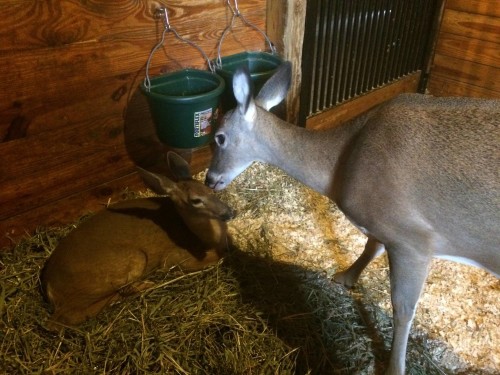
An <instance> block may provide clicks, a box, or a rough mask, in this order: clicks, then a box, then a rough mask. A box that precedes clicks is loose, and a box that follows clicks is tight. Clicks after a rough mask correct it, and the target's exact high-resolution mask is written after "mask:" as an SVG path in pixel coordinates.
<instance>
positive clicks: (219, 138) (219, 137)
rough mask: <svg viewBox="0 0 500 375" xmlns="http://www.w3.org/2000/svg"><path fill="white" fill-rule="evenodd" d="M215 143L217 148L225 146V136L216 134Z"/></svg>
mask: <svg viewBox="0 0 500 375" xmlns="http://www.w3.org/2000/svg"><path fill="white" fill-rule="evenodd" d="M215 143H217V146H219V147H224V145H225V144H226V136H225V135H224V134H222V133H218V134H216V135H215Z"/></svg>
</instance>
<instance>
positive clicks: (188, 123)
mask: <svg viewBox="0 0 500 375" xmlns="http://www.w3.org/2000/svg"><path fill="white" fill-rule="evenodd" d="M224 87H225V83H224V80H223V79H222V78H221V77H220V76H219V75H217V74H214V73H211V72H209V71H204V70H196V69H184V70H180V71H176V72H173V73H168V74H165V75H162V76H158V77H154V78H151V79H150V89H149V90H148V89H147V87H146V86H145V84H144V83H143V84H142V85H141V90H142V92H143V93H144V95H145V96H146V98H147V100H148V104H149V109H150V112H151V115H152V117H153V121H154V123H155V126H156V131H157V134H158V138H159V139H160V141H161V142H163V143H165V144H166V145H168V146H171V147H173V148H196V147H200V146H203V145H205V144H207V143H208V142H210V141H211V140H212V139H213V133H214V127H215V125H216V120H217V116H218V110H219V102H220V97H221V95H222V93H223V91H224Z"/></svg>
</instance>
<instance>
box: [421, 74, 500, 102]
mask: <svg viewBox="0 0 500 375" xmlns="http://www.w3.org/2000/svg"><path fill="white" fill-rule="evenodd" d="M427 89H428V91H429V93H430V94H432V95H435V96H471V97H477V98H496V99H500V93H499V92H498V91H492V90H488V89H486V88H484V87H480V86H475V85H471V84H467V83H465V82H462V81H459V80H454V79H452V78H450V76H449V75H445V76H444V75H441V74H439V73H437V72H433V73H432V74H431V79H430V80H429V84H428V86H427Z"/></svg>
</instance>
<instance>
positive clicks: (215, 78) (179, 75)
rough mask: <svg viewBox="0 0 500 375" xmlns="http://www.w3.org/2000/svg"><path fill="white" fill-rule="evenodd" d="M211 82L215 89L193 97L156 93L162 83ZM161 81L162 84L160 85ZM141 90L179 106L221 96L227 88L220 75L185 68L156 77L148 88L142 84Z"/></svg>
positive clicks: (151, 80) (150, 95)
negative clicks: (184, 81) (191, 80)
mask: <svg viewBox="0 0 500 375" xmlns="http://www.w3.org/2000/svg"><path fill="white" fill-rule="evenodd" d="M184 79H187V80H189V79H193V80H210V81H212V82H213V83H214V88H212V89H211V90H207V91H206V92H203V93H197V94H192V95H189V94H188V95H168V94H165V93H161V92H158V91H155V86H156V87H158V86H161V83H164V82H165V81H169V80H171V81H172V80H184ZM159 81H160V82H161V83H159ZM140 87H141V90H142V91H143V93H144V94H145V95H146V96H149V97H154V98H158V99H162V100H164V101H167V102H175V103H178V104H188V103H191V102H196V101H198V100H200V99H206V98H211V97H216V96H219V95H220V94H221V93H222V92H223V91H224V88H225V82H224V79H223V78H222V77H221V76H219V75H218V74H215V73H212V72H210V71H207V70H200V69H193V68H185V69H182V70H177V71H175V72H170V73H166V74H163V75H161V76H156V77H154V78H151V79H150V86H149V87H148V86H146V84H145V82H143V83H142V84H141V86H140Z"/></svg>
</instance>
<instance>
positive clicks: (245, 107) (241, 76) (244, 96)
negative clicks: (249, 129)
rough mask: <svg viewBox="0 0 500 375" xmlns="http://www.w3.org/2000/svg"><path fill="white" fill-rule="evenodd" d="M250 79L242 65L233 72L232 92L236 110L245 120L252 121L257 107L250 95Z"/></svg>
mask: <svg viewBox="0 0 500 375" xmlns="http://www.w3.org/2000/svg"><path fill="white" fill-rule="evenodd" d="M252 91H253V90H252V81H251V79H250V73H249V72H248V68H247V67H246V66H243V67H241V68H238V69H237V70H236V71H235V72H234V76H233V93H234V97H235V98H236V102H237V103H238V106H237V108H236V109H237V110H238V111H239V112H240V114H241V115H242V116H243V117H244V119H245V121H247V122H249V123H252V122H253V121H254V120H255V115H256V113H257V109H256V107H255V102H254V100H253V97H252Z"/></svg>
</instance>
